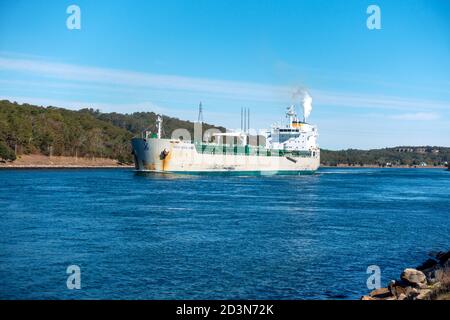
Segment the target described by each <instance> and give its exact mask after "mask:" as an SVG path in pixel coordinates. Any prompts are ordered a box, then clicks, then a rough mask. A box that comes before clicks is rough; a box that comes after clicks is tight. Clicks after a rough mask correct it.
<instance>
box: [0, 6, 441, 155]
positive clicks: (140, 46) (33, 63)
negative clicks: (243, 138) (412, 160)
mask: <svg viewBox="0 0 450 320" xmlns="http://www.w3.org/2000/svg"><path fill="white" fill-rule="evenodd" d="M71 4H76V5H78V6H79V7H80V9H81V30H69V29H68V28H67V27H66V19H67V17H68V16H69V15H68V14H67V13H66V9H67V7H68V6H69V5H71ZM370 4H376V5H378V6H379V7H380V9H381V26H382V29H381V30H369V29H368V28H367V27H366V19H367V17H368V14H367V13H366V9H367V7H368V6H369V5H370ZM298 87H301V88H304V89H307V90H308V91H309V93H310V94H311V96H312V97H313V111H312V114H311V117H310V119H309V121H310V122H312V123H315V124H317V125H318V126H319V132H320V139H319V142H320V145H321V146H322V147H324V148H330V149H340V148H348V147H354V148H373V147H384V146H395V145H405V144H408V145H425V144H428V145H447V146H448V145H449V143H448V137H449V136H450V1H446V0H424V1H417V0H397V1H365V0H350V1H349V0H345V1H344V0H340V1H333V0H327V1H320V0H308V1H300V0H296V1H275V0H273V1H265V0H262V1H261V0H259V1H256V0H255V1H245V0H239V1H237V0H233V1H229V0H228V1H225V0H221V1H219V0H209V1H206V0H186V1H167V0H164V1H122V0H116V1H99V0H96V1H85V0H73V1H64V0H59V1H31V0H29V1H20V0H19V1H18V0H9V1H7V0H0V98H3V99H5V98H6V99H10V100H16V101H19V102H29V103H37V104H40V105H56V106H61V107H67V108H71V109H77V108H81V107H87V106H91V107H94V108H99V109H101V110H102V111H117V112H122V113H130V112H134V111H142V110H148V111H156V112H162V113H164V114H168V115H171V116H177V117H179V118H182V119H189V120H195V119H196V116H197V105H198V102H199V101H200V100H201V101H203V105H204V118H205V121H207V122H211V123H214V124H217V125H224V126H227V127H229V128H236V127H238V126H239V125H240V120H239V117H240V108H241V107H242V106H245V107H249V108H251V117H252V127H254V128H268V127H269V126H270V125H271V124H272V123H273V122H275V121H279V120H280V119H281V117H282V116H283V113H284V109H285V108H286V107H287V106H288V105H290V104H292V103H296V104H297V105H299V103H298V101H293V99H292V92H293V91H295V89H296V88H298Z"/></svg>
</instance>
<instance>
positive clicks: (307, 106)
mask: <svg viewBox="0 0 450 320" xmlns="http://www.w3.org/2000/svg"><path fill="white" fill-rule="evenodd" d="M292 99H294V100H297V99H301V101H302V107H303V117H304V120H305V121H306V119H307V118H308V117H309V115H310V114H311V111H312V97H311V96H310V95H309V93H308V91H306V90H304V89H301V88H298V89H296V90H295V91H294V92H293V93H292Z"/></svg>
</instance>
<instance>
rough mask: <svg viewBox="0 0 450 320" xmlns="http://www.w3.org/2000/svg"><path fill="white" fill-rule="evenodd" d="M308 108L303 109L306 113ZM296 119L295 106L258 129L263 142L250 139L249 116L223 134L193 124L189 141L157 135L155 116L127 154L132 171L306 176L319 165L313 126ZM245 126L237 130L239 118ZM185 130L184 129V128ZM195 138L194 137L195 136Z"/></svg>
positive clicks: (159, 119) (159, 127)
mask: <svg viewBox="0 0 450 320" xmlns="http://www.w3.org/2000/svg"><path fill="white" fill-rule="evenodd" d="M307 112H308V111H306V113H307ZM306 113H305V110H304V117H303V120H302V121H300V120H299V118H298V117H297V114H296V110H295V106H290V107H288V108H287V111H286V120H285V121H283V122H284V123H285V124H284V125H283V124H274V125H272V126H271V129H270V130H267V131H265V132H264V135H263V136H264V139H263V140H265V141H264V144H262V145H258V143H251V142H252V141H251V140H252V139H253V140H254V138H255V135H251V134H250V133H249V130H248V128H249V127H250V125H249V116H248V118H247V119H244V121H242V111H241V129H240V130H236V131H227V132H213V133H210V132H209V133H206V132H205V134H203V136H202V135H201V134H200V135H198V132H196V131H198V130H200V131H201V124H202V122H201V121H198V122H197V123H195V125H194V139H189V137H188V138H187V139H186V138H182V137H177V136H176V134H175V135H174V134H172V138H163V137H162V134H161V132H162V125H163V118H162V116H158V117H157V120H156V132H154V133H152V132H149V131H144V132H143V133H142V136H141V137H135V138H133V139H132V141H131V144H132V153H133V155H134V162H135V168H136V171H138V172H168V173H194V174H200V173H235V174H260V175H272V174H297V175H299V174H312V173H314V172H315V171H316V170H317V169H318V168H319V165H320V149H319V146H318V144H317V138H318V131H317V127H316V126H314V125H311V124H309V123H307V121H306V116H305V115H306ZM247 120H248V126H247V128H246V129H245V130H243V128H242V122H244V123H246V122H247ZM185 131H186V130H185ZM196 136H199V138H195V137H196Z"/></svg>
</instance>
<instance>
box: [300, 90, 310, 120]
mask: <svg viewBox="0 0 450 320" xmlns="http://www.w3.org/2000/svg"><path fill="white" fill-rule="evenodd" d="M302 104H303V116H304V117H305V120H306V118H308V117H309V115H310V114H311V111H312V97H311V96H310V95H309V93H308V92H306V91H305V92H304V94H303V100H302Z"/></svg>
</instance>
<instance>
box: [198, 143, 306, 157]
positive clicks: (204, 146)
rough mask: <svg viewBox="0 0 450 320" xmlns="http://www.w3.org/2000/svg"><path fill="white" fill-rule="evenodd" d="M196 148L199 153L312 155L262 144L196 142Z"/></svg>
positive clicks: (269, 155)
mask: <svg viewBox="0 0 450 320" xmlns="http://www.w3.org/2000/svg"><path fill="white" fill-rule="evenodd" d="M195 148H196V150H197V152H198V153H202V154H228V155H246V156H250V155H252V156H268V157H271V156H272V157H274V156H278V157H285V156H290V157H299V158H302V157H304V158H308V157H311V155H312V153H311V151H306V150H305V151H303V150H276V149H267V148H265V147H262V146H251V145H246V146H238V145H226V144H212V143H195Z"/></svg>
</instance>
